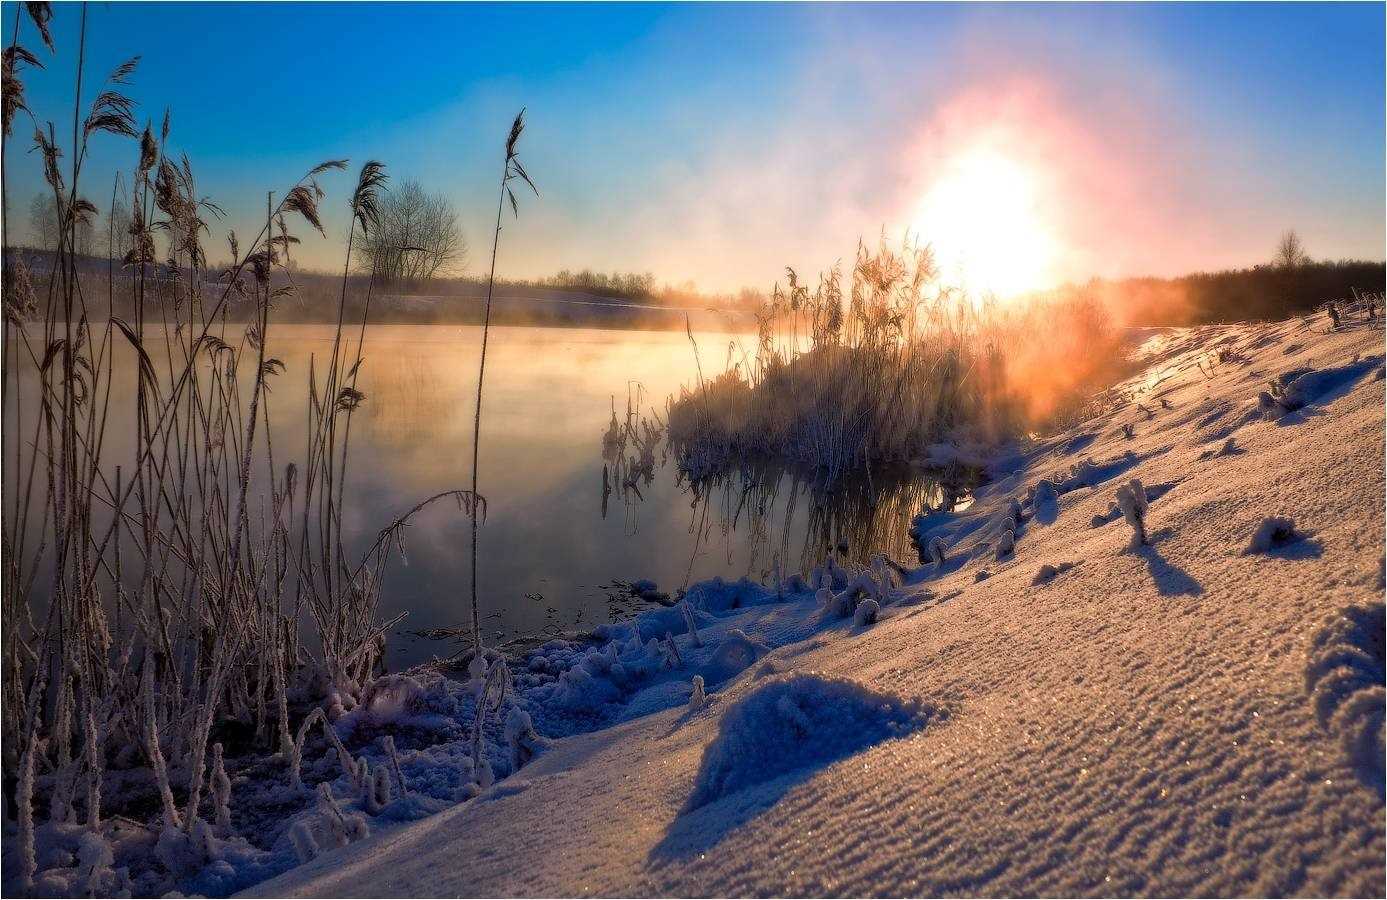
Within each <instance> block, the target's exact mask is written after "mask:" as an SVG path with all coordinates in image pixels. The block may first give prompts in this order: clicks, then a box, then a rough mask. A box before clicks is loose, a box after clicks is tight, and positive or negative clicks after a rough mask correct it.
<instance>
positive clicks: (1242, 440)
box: [252, 316, 1384, 896]
mask: <svg viewBox="0 0 1387 900" xmlns="http://www.w3.org/2000/svg"><path fill="white" fill-rule="evenodd" d="M1382 350H1383V337H1382V331H1381V327H1380V324H1379V325H1371V324H1366V323H1357V324H1351V325H1349V326H1348V327H1346V328H1344V329H1343V330H1339V331H1333V332H1331V331H1329V330H1328V323H1327V320H1326V319H1325V318H1324V317H1323V316H1319V317H1312V318H1304V319H1293V320H1290V321H1288V322H1283V323H1274V324H1269V325H1247V326H1234V327H1210V328H1205V329H1200V330H1191V331H1173V332H1158V333H1154V334H1153V335H1152V336H1151V337H1150V338H1149V340H1148V341H1147V342H1146V343H1145V344H1144V345H1143V346H1142V347H1141V348H1140V350H1139V353H1140V355H1141V361H1142V365H1143V366H1144V368H1143V370H1142V371H1141V372H1140V374H1138V375H1137V376H1136V377H1134V378H1133V379H1131V380H1130V381H1128V382H1126V383H1124V384H1123V385H1120V386H1119V388H1118V391H1117V392H1116V393H1117V394H1119V395H1121V396H1122V399H1118V400H1117V401H1116V402H1115V403H1113V404H1112V405H1111V408H1110V409H1109V410H1108V411H1107V412H1106V413H1105V414H1104V415H1102V416H1100V417H1098V418H1095V419H1093V420H1090V421H1088V422H1085V423H1083V424H1082V425H1080V426H1078V427H1076V428H1073V429H1071V430H1069V431H1067V432H1065V433H1063V434H1060V435H1056V436H1053V437H1051V438H1048V439H1046V440H1044V441H1041V442H1039V443H1038V444H1036V445H1035V446H1034V447H1032V448H1030V449H1028V450H1027V452H1025V453H1024V454H1023V455H1019V456H1015V457H1012V458H1011V459H1009V460H1001V461H999V462H997V463H994V471H993V473H992V474H993V476H994V478H995V480H994V481H993V482H992V483H990V484H989V485H987V486H986V487H985V488H983V489H982V490H981V491H979V493H978V496H977V501H976V502H975V503H974V504H973V505H972V507H971V508H969V509H968V510H967V511H966V512H965V513H963V514H960V515H936V516H934V517H932V518H930V519H928V520H922V521H919V522H917V523H916V528H917V538H918V539H919V540H920V541H921V542H922V544H923V545H924V546H925V547H926V549H927V552H928V549H929V545H930V544H931V543H932V542H933V540H934V539H935V538H939V539H940V540H941V541H942V544H941V545H940V548H939V549H940V550H941V551H942V557H943V558H942V564H936V563H934V562H931V563H929V564H927V565H925V566H924V567H922V568H920V569H918V570H914V571H910V572H908V573H906V574H907V577H906V578H905V579H904V583H900V582H901V579H900V575H899V574H898V573H895V572H894V571H893V572H892V573H891V574H890V575H889V577H888V576H887V574H886V573H887V570H886V569H881V570H879V571H878V572H877V573H876V575H877V577H876V578H875V579H874V582H875V585H874V586H873V584H872V583H871V582H868V581H867V580H863V579H858V574H859V573H841V572H839V573H833V574H831V575H830V576H829V577H830V578H836V579H837V582H838V583H837V585H836V588H837V590H836V591H833V592H832V595H831V596H827V597H826V596H816V592H815V591H814V590H810V589H808V588H807V586H805V585H802V584H799V583H793V584H782V585H781V586H780V588H779V590H777V586H775V585H772V586H761V585H752V584H749V583H742V584H737V585H728V584H704V585H700V586H698V587H697V588H696V589H695V590H693V591H691V593H690V596H689V601H690V605H691V607H692V609H693V612H694V615H695V616H696V618H697V624H698V639H699V641H701V643H702V646H701V647H699V646H697V645H696V644H695V642H694V641H693V640H692V639H691V637H690V635H689V634H688V633H687V629H686V628H685V626H684V622H683V619H682V615H681V613H680V611H679V610H677V609H673V610H659V611H657V612H654V613H650V614H647V615H645V616H642V617H641V618H639V619H637V620H636V621H635V622H634V623H631V624H629V625H625V626H615V627H612V628H610V629H608V630H607V633H606V636H607V637H608V638H610V640H609V642H608V643H607V644H606V645H605V646H599V647H597V648H591V649H586V650H580V649H577V648H564V647H560V646H551V647H550V648H549V649H548V651H546V652H544V653H542V654H541V655H539V656H536V657H535V658H534V659H533V660H532V661H531V663H530V665H529V670H528V671H522V672H520V673H518V675H519V678H518V681H517V696H518V697H519V698H520V701H521V704H522V705H524V706H527V707H528V708H529V709H530V710H531V713H532V715H533V717H534V721H535V722H536V724H537V725H539V728H540V731H542V732H546V733H548V734H557V735H567V736H562V737H560V739H558V740H557V741H555V742H554V744H553V746H552V747H550V748H548V749H546V750H544V752H542V753H541V754H540V755H539V756H538V758H537V759H535V760H534V761H532V762H530V763H529V764H528V765H526V766H525V767H524V768H523V769H521V771H519V772H518V773H517V774H515V775H512V776H511V777H509V778H507V779H505V780H503V781H501V782H499V783H498V784H496V785H495V786H494V787H492V788H490V789H489V790H487V791H485V792H484V793H482V794H481V796H479V797H478V798H477V799H476V800H473V801H470V802H467V803H462V804H460V805H457V806H454V807H452V808H450V809H448V810H446V811H445V812H442V813H440V814H438V815H435V816H432V817H430V818H428V819H425V820H423V821H420V822H417V823H414V824H412V825H410V826H408V827H402V828H396V829H378V831H377V833H376V834H375V835H373V836H371V837H369V838H367V839H365V840H363V841H361V842H359V843H356V844H352V845H351V846H349V847H347V848H345V849H343V850H337V851H333V852H329V853H325V854H323V855H322V856H320V857H319V858H318V859H315V860H314V861H312V862H311V863H309V864H307V865H304V866H301V867H299V868H296V869H294V870H292V871H290V872H288V873H286V874H285V875H283V876H281V877H279V878H276V879H274V880H272V881H268V882H266V883H263V884H261V885H259V886H257V887H256V888H255V889H254V890H253V892H252V893H253V895H256V896H272V895H293V896H368V895H369V896H409V895H442V894H448V895H460V896H490V895H588V894H596V895H620V896H635V895H655V894H674V895H705V896H737V895H761V894H789V895H811V894H847V895H866V894H905V895H935V894H990V895H997V894H1073V895H1079V894H1098V895H1123V894H1154V895H1175V894H1179V895H1187V896H1198V895H1244V894H1251V895H1286V894H1321V895H1359V896H1375V895H1376V896H1380V895H1381V894H1382V892H1383V878H1384V872H1383V854H1384V838H1383V743H1382V741H1383V731H1382V728H1383V687H1382V661H1383V647H1382V639H1383V635H1382V600H1383V584H1382V574H1383V540H1384V536H1383V495H1384V479H1383V473H1384V464H1383V438H1384V435H1383V422H1384V413H1383V403H1384V395H1383V380H1382V379H1383V356H1382ZM1263 392H1266V396H1265V397H1262V398H1261V399H1260V402H1259V395H1261V394H1262V393H1263ZM1133 478H1136V479H1139V480H1140V482H1141V483H1142V487H1143V489H1144V491H1143V492H1144V493H1145V495H1146V497H1147V504H1148V505H1147V508H1146V510H1145V513H1144V515H1142V516H1140V517H1139V518H1141V519H1142V520H1143V522H1142V524H1143V527H1144V530H1145V533H1146V536H1147V541H1148V543H1146V544H1138V543H1135V542H1134V536H1135V534H1136V530H1135V528H1134V527H1133V526H1132V524H1131V523H1130V518H1131V517H1130V516H1125V515H1124V510H1123V509H1122V508H1121V506H1122V505H1125V504H1121V505H1120V501H1119V497H1118V494H1119V490H1118V489H1119V488H1121V487H1124V486H1127V485H1129V481H1130V479H1133ZM1042 479H1045V480H1046V481H1047V482H1048V483H1047V484H1040V482H1041V481H1042ZM1038 485H1039V487H1038V488H1037V486H1038ZM1013 501H1017V502H1019V503H1020V505H1021V509H1020V516H1019V517H1017V515H1016V513H1017V510H1016V508H1015V506H1014V504H1013ZM1129 502H1130V501H1129ZM1274 516H1281V517H1286V518H1288V519H1292V520H1294V525H1293V527H1282V528H1278V527H1277V526H1276V524H1273V525H1272V526H1269V528H1268V529H1265V530H1264V531H1265V532H1266V533H1264V534H1263V539H1262V541H1261V542H1260V543H1258V544H1256V546H1253V543H1254V541H1253V539H1254V536H1255V535H1256V534H1257V533H1258V531H1259V528H1261V526H1262V525H1263V523H1264V520H1265V519H1267V518H1268V517H1274ZM1008 520H1010V521H1008ZM1004 530H1010V531H1011V532H1012V535H1011V537H1012V538H1013V539H1014V546H1013V547H1012V548H1011V549H1010V551H1009V552H1006V548H1005V547H999V544H1000V543H1001V542H1002V540H1003V539H1002V532H1003V531H1004ZM999 551H1002V552H999ZM984 573H986V574H985V575H984ZM869 574H870V573H869ZM850 579H852V580H858V581H859V584H860V585H861V586H863V588H864V589H863V590H860V591H857V592H856V593H855V595H854V596H850V597H847V598H846V599H845V598H844V596H843V595H845V594H848V593H849V592H848V591H845V590H844V588H846V587H847V586H848V583H849V580H850ZM870 595H875V597H874V598H872V597H871V596H870ZM869 602H870V603H876V604H877V609H875V610H869V612H870V613H871V614H864V613H862V612H859V611H860V610H863V609H864V608H865V607H866V604H867V603H869ZM826 607H827V608H826ZM835 607H836V608H835ZM1345 609H1348V610H1350V612H1349V614H1348V618H1346V617H1345V614H1344V613H1343V612H1341V611H1343V610H1345ZM873 618H874V619H875V621H874V622H873V621H870V620H871V619H873ZM666 632H669V633H670V634H671V635H673V637H674V643H675V646H676V649H677V657H678V661H677V663H676V662H675V660H674V659H670V660H669V661H668V662H666V660H665V658H664V657H665V656H666V655H667V654H668V651H666V650H664V649H662V648H661V647H660V646H659V643H658V642H659V640H660V639H662V638H663V636H664V634H665V633H666ZM695 673H697V674H699V675H700V676H701V677H702V679H703V683H704V685H705V686H706V690H707V698H706V700H704V702H703V704H702V706H701V708H699V709H691V707H690V704H689V695H690V692H691V690H692V688H691V677H692V675H693V674H695ZM598 726H601V727H598ZM590 728H597V730H585V729H590Z"/></svg>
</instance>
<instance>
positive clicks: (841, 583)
mask: <svg viewBox="0 0 1387 900" xmlns="http://www.w3.org/2000/svg"><path fill="white" fill-rule="evenodd" d="M824 570H825V571H826V572H827V573H828V576H829V578H831V579H832V580H833V581H832V587H833V589H834V590H835V591H841V590H842V589H843V588H845V587H847V586H848V582H850V581H851V580H852V576H851V575H849V574H848V573H847V572H845V571H844V570H843V567H842V566H840V565H838V561H837V560H836V559H834V558H833V557H832V556H830V557H829V558H828V559H827V560H826V561H825V563H824Z"/></svg>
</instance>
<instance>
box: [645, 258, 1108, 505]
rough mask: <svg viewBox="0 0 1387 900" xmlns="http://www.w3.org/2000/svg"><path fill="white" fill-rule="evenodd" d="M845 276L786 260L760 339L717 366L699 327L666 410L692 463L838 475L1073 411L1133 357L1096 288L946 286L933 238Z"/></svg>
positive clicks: (687, 469) (868, 261)
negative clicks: (689, 366) (1026, 293)
mask: <svg viewBox="0 0 1387 900" xmlns="http://www.w3.org/2000/svg"><path fill="white" fill-rule="evenodd" d="M848 281H849V285H848V291H847V294H846V296H845V295H844V290H843V277H842V274H841V272H840V270H839V269H838V268H837V267H835V268H834V269H832V270H830V271H829V272H828V273H827V274H825V275H823V276H821V277H820V278H819V280H818V283H817V285H815V286H814V287H813V288H812V289H811V288H810V287H809V286H808V285H806V284H804V283H802V282H801V281H800V279H799V277H798V275H797V273H795V272H794V270H789V269H787V283H788V286H787V287H786V288H783V289H782V288H781V287H780V286H777V287H776V289H775V291H774V293H773V295H772V299H771V300H770V301H769V302H768V303H766V304H764V305H763V306H762V308H761V310H760V312H759V313H758V317H757V318H758V323H759V330H758V337H757V345H756V346H755V347H754V348H747V347H745V346H743V345H742V344H740V343H738V342H735V341H734V342H731V343H729V344H728V346H727V352H726V362H725V367H724V369H723V371H721V372H720V373H719V374H717V375H715V376H713V377H705V376H704V368H703V367H704V359H703V350H702V348H699V347H698V346H697V344H696V343H695V342H694V338H693V335H692V332H690V335H689V340H690V342H691V343H693V344H694V346H693V351H694V354H695V360H696V363H697V366H698V380H697V383H696V384H694V385H692V386H686V387H685V388H683V389H681V391H680V394H679V396H678V397H675V398H671V399H670V401H669V404H668V411H667V417H666V418H667V421H668V433H669V440H670V447H671V449H672V451H673V454H674V456H675V458H676V460H677V461H678V464H679V467H680V470H681V472H682V473H684V474H685V475H686V476H687V477H689V478H691V479H694V480H700V479H704V478H708V477H711V476H714V475H717V474H720V473H724V472H726V471H728V470H730V469H734V468H736V467H738V466H740V465H742V464H744V462H745V461H746V460H749V459H772V460H777V461H780V462H782V463H784V464H788V465H793V466H796V467H799V468H801V469H802V470H805V472H806V477H810V478H812V479H814V480H815V481H817V482H818V483H820V484H822V485H824V486H825V487H831V486H832V485H833V484H835V483H836V482H837V481H838V480H839V479H841V478H843V477H845V476H848V475H861V474H865V475H868V476H870V473H871V472H872V470H873V469H881V468H884V467H888V466H891V465H897V464H909V463H911V462H916V461H920V460H925V459H929V458H931V447H932V446H933V445H937V444H940V443H945V442H948V443H953V444H968V445H975V446H989V445H995V444H997V443H1000V442H1002V441H1005V440H1009V439H1011V438H1015V437H1017V436H1020V435H1022V434H1025V433H1026V432H1028V431H1031V430H1034V429H1036V428H1040V427H1044V426H1045V425H1046V424H1049V423H1052V422H1054V421H1056V420H1059V419H1063V418H1065V417H1072V416H1074V415H1076V414H1078V413H1079V412H1080V411H1081V410H1082V409H1083V408H1084V405H1085V402H1086V397H1087V396H1088V395H1089V394H1090V392H1091V391H1092V390H1094V389H1095V388H1097V387H1099V386H1101V385H1103V384H1104V382H1105V381H1110V380H1111V379H1112V378H1114V377H1115V376H1116V373H1117V372H1118V371H1120V368H1121V365H1122V354H1121V352H1120V347H1119V333H1118V331H1117V329H1116V328H1115V327H1114V326H1113V323H1112V322H1111V321H1110V319H1109V318H1108V316H1107V314H1106V312H1105V311H1104V308H1103V307H1102V306H1101V304H1099V303H1098V302H1097V301H1095V300H1092V299H1090V298H1086V297H1078V298H1067V299H1065V300H1064V301H1062V302H1054V303H1048V304H1045V303H1040V302H1032V303H1029V304H1026V305H1024V306H1007V305H1002V304H999V303H997V302H996V301H994V300H990V299H989V300H984V301H981V302H979V301H975V300H974V299H973V298H970V297H968V296H967V295H966V294H964V293H962V292H961V291H957V290H953V289H950V288H948V287H942V286H940V285H939V284H938V283H937V271H936V268H935V265H934V261H933V258H932V255H931V253H930V250H929V248H928V247H922V246H920V245H918V244H915V243H912V242H910V241H905V242H902V244H900V245H899V246H893V245H890V244H888V243H887V242H885V241H883V242H882V243H881V244H880V245H879V247H878V248H877V249H875V250H870V249H868V248H867V247H866V246H865V245H862V246H859V250H858V254H857V257H856V259H855V261H854V264H853V267H852V271H851V273H850V275H849V276H848ZM935 456H936V457H937V454H935Z"/></svg>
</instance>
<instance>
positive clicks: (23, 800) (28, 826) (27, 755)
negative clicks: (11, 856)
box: [14, 721, 39, 890]
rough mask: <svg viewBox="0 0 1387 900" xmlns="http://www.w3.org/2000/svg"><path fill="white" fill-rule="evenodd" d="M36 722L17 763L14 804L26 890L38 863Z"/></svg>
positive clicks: (22, 876)
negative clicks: (35, 814) (35, 850)
mask: <svg viewBox="0 0 1387 900" xmlns="http://www.w3.org/2000/svg"><path fill="white" fill-rule="evenodd" d="M38 731H39V730H38V722H37V721H35V723H34V724H33V725H31V726H30V728H29V745H28V746H27V747H25V748H24V755H23V757H21V758H20V761H19V782H18V784H17V785H16V786H15V797H14V799H15V804H16V805H17V806H18V807H19V877H20V881H21V883H22V884H23V886H24V888H25V889H26V890H27V889H28V888H29V887H31V886H32V885H33V883H34V874H35V873H36V872H37V871H38V861H37V859H36V857H35V855H34V757H35V756H36V755H37V754H38V737H39V735H38Z"/></svg>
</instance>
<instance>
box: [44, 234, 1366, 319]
mask: <svg viewBox="0 0 1387 900" xmlns="http://www.w3.org/2000/svg"><path fill="white" fill-rule="evenodd" d="M20 254H21V256H22V257H23V258H24V259H25V261H26V262H27V264H28V265H29V267H30V269H31V270H33V272H34V274H35V276H36V281H39V282H42V281H43V280H44V278H45V277H46V274H47V271H48V269H49V266H50V263H49V259H50V258H51V254H50V253H48V252H47V251H41V250H22V249H21V250H20ZM77 268H78V270H79V272H81V273H82V274H83V275H84V276H85V277H88V278H96V277H103V278H104V277H105V276H106V274H107V273H108V272H109V271H111V263H110V262H108V260H107V259H106V258H105V257H98V256H86V257H77ZM114 271H115V272H116V281H117V286H116V290H115V292H114V295H115V299H116V301H117V306H118V307H119V306H120V305H121V304H120V297H121V294H122V291H121V282H128V281H129V280H130V278H131V277H133V275H134V273H132V272H131V271H129V270H124V271H122V270H121V269H120V268H119V266H118V265H117V266H116V267H115V269H114ZM220 271H221V269H220V267H215V266H212V267H209V268H208V270H207V271H205V272H204V273H203V280H204V282H206V284H207V287H206V289H205V290H204V296H206V297H209V298H211V297H213V296H219V291H218V289H217V288H216V286H215V285H216V283H217V282H218V275H219V273H220ZM146 277H149V278H154V279H156V280H165V281H167V280H172V279H176V280H180V281H184V280H186V279H188V278H189V277H191V273H190V272H188V271H187V270H181V271H175V270H171V269H169V268H168V267H167V266H163V265H157V266H150V267H148V269H147V271H146ZM282 278H283V276H278V275H277V276H276V280H277V281H278V280H282ZM370 280H371V279H370V277H369V276H368V275H364V274H358V275H353V276H351V277H350V278H349V279H348V288H347V308H348V312H349V313H353V312H359V311H360V309H361V305H362V304H364V303H365V301H366V297H367V287H368V284H369V283H370ZM293 281H294V285H295V291H294V293H293V294H292V295H289V296H286V297H285V298H284V299H283V300H281V301H280V304H281V306H280V308H281V312H280V317H281V319H282V320H285V321H291V320H292V321H328V320H331V319H334V318H335V317H336V314H337V305H338V302H339V299H340V298H341V289H342V282H341V276H340V275H330V274H328V273H323V272H313V271H306V270H300V271H297V272H295V273H294V275H293ZM1384 289H1387V267H1385V266H1384V264H1383V263H1381V262H1370V261H1366V260H1340V261H1338V262H1330V261H1320V262H1315V261H1310V260H1302V261H1299V262H1297V263H1296V264H1294V265H1276V264H1266V265H1258V266H1253V267H1251V268H1247V269H1231V270H1227V271H1222V272H1197V273H1194V274H1191V275H1183V276H1180V277H1178V278H1123V279H1099V278H1095V279H1093V280H1091V281H1088V282H1086V283H1084V284H1077V285H1066V286H1064V287H1061V288H1058V289H1057V290H1055V291H1049V292H1045V293H1046V294H1048V295H1049V296H1052V297H1059V298H1062V299H1063V298H1068V297H1085V298H1092V299H1096V300H1099V301H1101V302H1103V303H1104V304H1105V305H1106V306H1107V308H1108V309H1109V310H1110V311H1111V312H1112V313H1113V315H1114V316H1115V317H1116V318H1117V319H1118V320H1120V321H1123V322H1126V323H1127V324H1130V325H1202V324H1208V323H1212V322H1235V321H1246V320H1258V319H1282V318H1285V317H1287V316H1291V315H1296V314H1299V313H1303V312H1306V311H1308V310H1312V309H1314V308H1316V307H1318V306H1321V305H1323V304H1324V303H1326V302H1328V301H1331V300H1340V299H1348V298H1350V297H1352V296H1353V293H1354V292H1355V291H1357V292H1358V293H1364V292H1367V293H1382V292H1383V291H1384ZM370 293H371V297H372V301H371V302H372V318H373V319H376V320H378V321H410V322H417V321H428V322H463V323H465V322H473V321H477V320H478V319H479V315H480V301H481V300H482V299H483V298H484V297H485V295H486V282H485V281H484V280H482V279H478V278H465V277H462V278H434V279H430V280H428V281H425V282H418V283H414V282H410V283H391V282H384V281H382V280H381V279H379V278H378V279H377V280H376V282H375V284H374V286H373V287H372V289H371V291H370ZM105 295H106V291H105V289H104V288H102V289H101V290H100V292H99V294H98V296H99V297H100V298H101V299H104V297H105ZM495 297H496V299H497V300H498V301H503V302H502V306H503V307H506V308H505V309H504V310H502V311H499V315H500V316H501V317H502V319H503V320H505V321H512V320H518V319H528V318H530V317H532V316H533V317H537V318H540V319H543V320H546V321H548V322H549V323H551V324H559V323H560V322H562V323H563V324H574V323H578V322H582V321H583V320H585V319H589V318H590V319H595V320H601V321H603V322H607V323H609V324H611V325H614V326H618V327H620V326H621V325H622V324H625V323H627V322H629V323H630V324H629V325H627V327H679V326H682V323H683V321H684V314H685V312H686V311H695V310H696V311H702V312H706V313H717V314H725V315H734V316H737V317H741V316H749V315H752V314H754V313H755V311H756V310H757V309H759V308H760V307H761V304H762V303H763V302H764V301H765V299H766V295H765V294H764V293H762V292H760V291H755V290H751V289H743V290H742V291H740V292H738V293H726V294H715V293H702V292H700V291H698V290H697V288H696V287H695V286H694V285H692V284H684V285H681V286H673V285H663V286H659V287H657V286H656V284H655V276H654V275H651V274H649V273H646V274H641V275H637V274H627V273H620V272H613V273H611V274H607V273H603V272H592V271H589V270H583V271H581V272H570V271H567V270H565V271H561V272H559V273H558V274H556V275H553V276H551V277H548V278H541V279H533V280H524V279H520V280H515V279H506V280H502V279H498V280H497V282H496V291H495ZM89 299H90V298H89ZM566 304H571V305H572V307H573V308H572V309H571V310H569V309H567V308H565V305H566ZM231 305H232V306H233V307H236V306H239V305H240V304H238V303H236V302H234V300H233V302H232V304H231ZM649 307H660V308H662V309H649ZM493 312H497V310H493ZM230 313H231V316H232V317H233V318H239V317H240V316H239V312H238V310H236V309H234V308H233V309H232V310H230ZM653 322H659V323H660V324H659V325H658V326H653V325H652V323H653Z"/></svg>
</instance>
